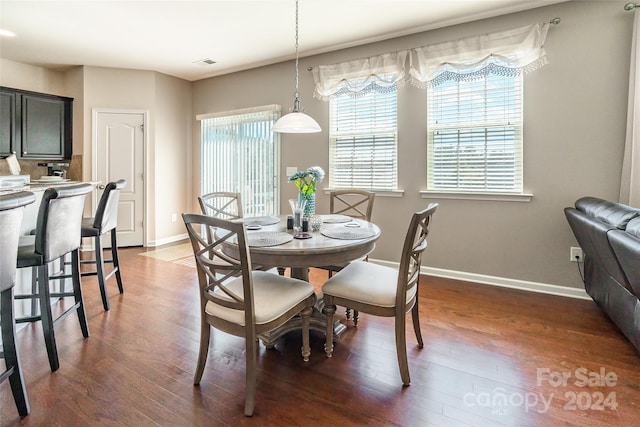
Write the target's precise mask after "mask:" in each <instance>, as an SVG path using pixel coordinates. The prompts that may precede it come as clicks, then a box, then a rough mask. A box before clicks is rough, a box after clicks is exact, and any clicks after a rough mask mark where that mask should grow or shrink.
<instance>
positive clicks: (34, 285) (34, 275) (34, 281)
mask: <svg viewBox="0 0 640 427" xmlns="http://www.w3.org/2000/svg"><path fill="white" fill-rule="evenodd" d="M37 293H38V267H31V295H36V294H37ZM37 307H38V300H37V298H31V316H36V315H37V313H38V311H37Z"/></svg>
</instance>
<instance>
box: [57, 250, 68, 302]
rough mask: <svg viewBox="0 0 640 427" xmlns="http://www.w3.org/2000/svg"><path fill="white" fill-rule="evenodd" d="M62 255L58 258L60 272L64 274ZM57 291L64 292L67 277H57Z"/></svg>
mask: <svg viewBox="0 0 640 427" xmlns="http://www.w3.org/2000/svg"><path fill="white" fill-rule="evenodd" d="M64 257H65V256H64V255H62V256H61V257H60V258H59V260H60V274H62V275H64V274H66V267H65V266H66V264H65V261H64ZM58 282H59V283H58V292H60V293H61V294H62V293H64V291H65V289H66V288H67V279H58Z"/></svg>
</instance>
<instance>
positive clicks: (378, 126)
mask: <svg viewBox="0 0 640 427" xmlns="http://www.w3.org/2000/svg"><path fill="white" fill-rule="evenodd" d="M397 94H398V92H397V87H396V86H395V85H394V86H392V87H387V88H381V87H376V86H371V87H370V88H369V90H367V91H365V92H360V93H359V94H358V95H357V96H353V95H349V94H342V95H336V96H334V97H332V98H331V99H330V106H329V110H330V118H329V185H330V187H331V188H361V189H369V190H396V189H397V183H398V178H397V176H398V173H397V169H398V168H397V165H398V162H397V155H396V152H397V136H398V126H397V116H398V103H397Z"/></svg>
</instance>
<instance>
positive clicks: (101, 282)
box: [93, 236, 109, 311]
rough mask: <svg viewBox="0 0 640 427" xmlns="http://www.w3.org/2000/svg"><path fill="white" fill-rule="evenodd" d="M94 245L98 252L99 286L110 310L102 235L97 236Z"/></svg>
mask: <svg viewBox="0 0 640 427" xmlns="http://www.w3.org/2000/svg"><path fill="white" fill-rule="evenodd" d="M93 240H94V246H95V252H96V272H97V275H98V286H99V287H100V296H101V297H102V306H103V307H104V310H105V311H108V310H109V297H108V296H107V286H106V284H105V283H104V282H105V280H104V254H103V253H102V241H101V240H100V236H96V237H95V238H94V239H93Z"/></svg>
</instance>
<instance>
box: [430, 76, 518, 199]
mask: <svg viewBox="0 0 640 427" xmlns="http://www.w3.org/2000/svg"><path fill="white" fill-rule="evenodd" d="M427 139H428V143H427V168H428V169H427V188H428V190H431V191H469V192H474V191H476V192H504V193H521V192H522V77H521V76H520V75H512V76H502V75H495V74H486V75H485V76H484V77H483V78H479V79H475V80H471V81H464V80H461V81H456V80H450V81H446V82H442V83H440V84H439V85H437V86H434V87H432V88H430V89H429V102H428V138H427Z"/></svg>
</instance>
